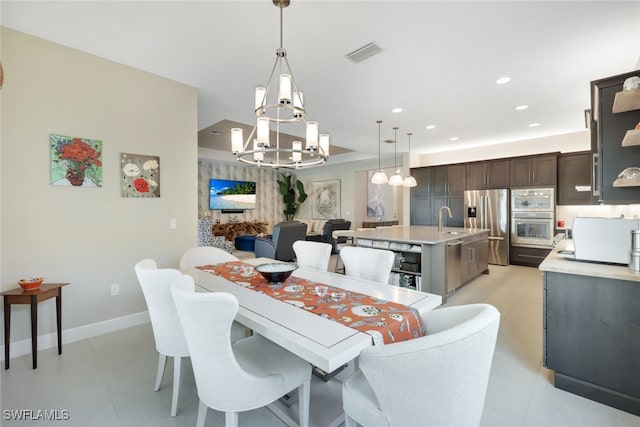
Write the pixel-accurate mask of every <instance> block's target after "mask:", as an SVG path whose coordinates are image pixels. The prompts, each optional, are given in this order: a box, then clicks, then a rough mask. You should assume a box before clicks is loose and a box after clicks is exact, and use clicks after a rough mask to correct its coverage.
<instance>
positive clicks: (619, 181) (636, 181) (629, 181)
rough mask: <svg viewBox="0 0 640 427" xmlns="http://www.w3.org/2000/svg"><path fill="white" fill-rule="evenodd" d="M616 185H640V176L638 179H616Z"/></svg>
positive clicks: (614, 184)
mask: <svg viewBox="0 0 640 427" xmlns="http://www.w3.org/2000/svg"><path fill="white" fill-rule="evenodd" d="M613 186H614V187H640V178H636V179H620V178H618V179H616V180H615V181H613Z"/></svg>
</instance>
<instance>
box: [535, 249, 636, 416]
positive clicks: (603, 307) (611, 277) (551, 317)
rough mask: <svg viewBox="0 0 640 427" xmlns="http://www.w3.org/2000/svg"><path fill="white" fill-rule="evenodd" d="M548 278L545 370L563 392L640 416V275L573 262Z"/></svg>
mask: <svg viewBox="0 0 640 427" xmlns="http://www.w3.org/2000/svg"><path fill="white" fill-rule="evenodd" d="M571 245H572V241H571V240H567V239H564V240H562V241H561V242H560V243H559V244H558V245H557V246H556V248H555V249H554V250H553V251H552V252H551V253H550V254H549V256H547V258H546V259H545V260H544V261H543V262H542V264H540V267H539V269H540V270H542V272H543V284H544V297H543V365H544V366H545V367H546V368H548V369H552V370H554V371H555V373H554V382H555V386H556V387H557V388H560V389H562V390H566V391H569V392H571V393H575V394H578V395H581V396H584V397H587V398H589V399H592V400H595V401H597V402H600V403H603V404H605V405H609V406H612V407H615V408H618V409H621V410H623V411H626V412H630V413H632V414H635V415H640V274H635V273H632V272H630V271H629V269H628V267H627V266H625V265H613V264H600V263H593V262H581V261H573V260H568V259H565V258H563V257H561V256H560V255H558V251H560V250H564V249H567V248H570V247H571Z"/></svg>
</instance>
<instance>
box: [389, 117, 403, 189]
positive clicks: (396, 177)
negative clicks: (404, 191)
mask: <svg viewBox="0 0 640 427" xmlns="http://www.w3.org/2000/svg"><path fill="white" fill-rule="evenodd" d="M393 144H394V145H393V169H394V170H395V173H394V174H393V175H391V178H389V185H392V186H394V187H397V186H398V185H402V182H403V179H402V176H400V174H399V173H398V172H400V171H399V170H398V165H397V164H396V157H397V153H398V126H396V127H394V128H393Z"/></svg>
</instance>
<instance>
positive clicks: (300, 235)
mask: <svg viewBox="0 0 640 427" xmlns="http://www.w3.org/2000/svg"><path fill="white" fill-rule="evenodd" d="M306 237H307V224H305V223H304V222H300V221H284V222H280V223H278V224H276V225H274V226H273V235H272V237H271V238H267V237H256V246H255V254H256V258H261V257H264V258H271V259H277V260H279V261H291V260H292V259H293V258H295V256H296V254H295V253H294V252H293V242H295V241H297V240H306Z"/></svg>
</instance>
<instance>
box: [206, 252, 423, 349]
mask: <svg viewBox="0 0 640 427" xmlns="http://www.w3.org/2000/svg"><path fill="white" fill-rule="evenodd" d="M197 268H199V269H200V270H203V271H206V272H208V273H211V274H215V275H217V276H222V277H224V278H225V279H227V280H229V281H231V282H234V283H236V284H238V285H240V286H244V287H246V288H249V289H252V290H254V291H257V292H261V293H264V294H266V295H269V296H270V297H272V298H276V299H279V300H282V301H284V302H287V303H289V304H292V305H295V306H297V307H300V308H302V309H304V310H307V311H310V312H312V313H315V314H317V315H319V316H322V317H325V318H327V319H330V320H333V321H336V322H339V323H342V324H343V325H346V326H349V327H351V328H354V329H357V330H359V331H362V332H366V333H367V334H369V335H371V337H372V338H373V344H374V345H377V344H390V343H394V342H400V341H406V340H410V339H413V338H418V337H422V336H424V335H425V334H426V330H425V327H424V325H423V324H422V317H421V316H420V313H418V311H417V310H416V309H415V308H411V307H407V306H405V305H403V304H398V303H395V302H391V301H386V300H381V299H378V298H374V297H371V296H369V295H364V294H361V293H358V292H351V291H347V290H344V289H340V288H336V287H333V286H328V285H326V284H324V283H319V282H314V281H312V280H306V279H302V278H300V277H293V276H290V277H289V278H288V279H287V280H286V281H285V282H283V283H269V282H267V281H266V279H265V278H264V277H262V275H261V274H260V273H258V272H257V271H256V270H255V269H254V268H253V266H252V265H250V264H246V263H243V262H241V261H232V262H226V263H222V264H216V265H205V266H201V267H197ZM317 285H325V286H327V287H328V292H327V295H325V296H324V297H319V296H318V295H317V293H316V290H315V287H316V286H317ZM332 292H344V293H345V298H344V299H343V300H342V301H335V300H334V299H333V297H332V295H331V294H332Z"/></svg>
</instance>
